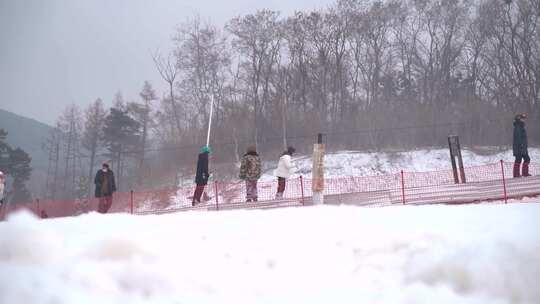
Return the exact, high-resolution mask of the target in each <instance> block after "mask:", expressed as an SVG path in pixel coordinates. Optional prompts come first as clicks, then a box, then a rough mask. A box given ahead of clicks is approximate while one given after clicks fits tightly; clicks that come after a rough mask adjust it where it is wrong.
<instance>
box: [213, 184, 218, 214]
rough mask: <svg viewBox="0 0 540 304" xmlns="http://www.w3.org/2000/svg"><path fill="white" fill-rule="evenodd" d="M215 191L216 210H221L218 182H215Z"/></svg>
mask: <svg viewBox="0 0 540 304" xmlns="http://www.w3.org/2000/svg"><path fill="white" fill-rule="evenodd" d="M214 189H215V191H214V192H215V193H214V196H215V197H216V210H219V198H218V182H217V181H215V182H214Z"/></svg>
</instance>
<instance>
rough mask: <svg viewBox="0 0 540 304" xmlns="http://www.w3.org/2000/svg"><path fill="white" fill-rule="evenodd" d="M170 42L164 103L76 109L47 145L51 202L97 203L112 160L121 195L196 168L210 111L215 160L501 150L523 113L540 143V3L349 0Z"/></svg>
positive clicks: (163, 71) (239, 21)
mask: <svg viewBox="0 0 540 304" xmlns="http://www.w3.org/2000/svg"><path fill="white" fill-rule="evenodd" d="M164 30H168V29H164ZM172 43H173V48H172V49H171V50H170V51H169V52H155V54H154V55H153V56H152V58H150V60H153V61H154V63H155V66H156V71H157V72H158V73H159V75H161V77H162V78H163V80H162V81H163V83H164V84H166V87H167V88H168V89H167V90H166V91H165V92H156V91H154V89H153V88H152V85H151V84H150V83H149V82H145V83H144V84H142V88H141V91H140V94H138V95H139V96H140V99H139V100H134V101H128V102H126V101H123V98H122V96H121V95H120V94H118V95H117V97H116V98H115V101H114V105H113V107H112V108H111V109H105V108H104V106H103V103H102V102H101V101H100V100H97V101H96V102H95V103H93V104H91V105H90V106H89V107H88V108H87V109H85V110H84V111H81V110H80V109H78V108H77V107H76V106H72V107H69V108H68V109H66V112H65V113H64V114H63V115H62V116H61V117H60V118H59V120H58V132H57V133H55V134H52V135H51V139H50V141H49V143H48V145H47V147H48V152H49V153H50V155H51V160H52V161H51V165H50V168H51V169H50V172H51V173H50V174H49V179H50V180H53V181H55V186H54V187H48V190H49V191H52V193H49V194H48V196H49V197H55V198H58V197H60V196H62V197H73V196H81V195H86V194H88V193H89V191H90V187H91V186H92V177H93V176H92V175H93V174H94V173H95V172H94V171H95V170H97V168H98V167H99V163H98V162H99V161H103V160H107V161H110V162H112V163H113V167H112V168H113V169H114V170H115V173H117V176H118V179H119V180H120V181H119V185H120V188H121V189H128V187H131V188H133V187H139V188H148V187H152V186H155V185H158V184H159V183H160V179H164V178H165V176H167V178H169V179H171V176H173V177H172V179H175V178H176V172H179V169H180V168H188V169H193V168H192V167H193V166H194V163H193V162H194V160H195V157H196V153H197V151H198V149H199V148H200V146H202V145H204V143H205V141H206V128H207V124H208V119H209V113H210V103H211V100H214V102H215V104H214V106H215V108H214V117H213V126H214V127H213V130H212V140H211V145H212V148H213V150H214V151H215V153H214V161H216V162H232V161H237V160H238V157H239V155H241V153H242V152H243V150H244V148H245V146H247V145H248V144H256V145H257V147H258V149H259V151H261V152H262V155H263V157H269V158H274V156H277V154H278V153H279V151H280V150H282V149H283V148H284V147H285V146H287V145H291V144H292V145H295V146H296V147H298V150H299V151H300V152H308V151H309V150H310V148H311V146H310V144H311V143H312V142H313V140H314V135H315V134H316V133H319V132H321V133H325V134H327V140H328V144H329V148H330V149H332V150H336V149H362V150H382V149H411V148H416V147H433V146H443V145H444V144H445V143H446V138H447V135H449V134H458V135H460V137H461V141H462V143H463V144H465V145H466V146H469V147H475V146H503V145H509V144H510V143H511V132H512V119H513V116H514V115H515V114H516V113H521V112H526V113H528V115H529V122H528V128H529V130H530V131H529V133H530V135H529V136H530V141H531V143H532V144H534V143H538V142H539V141H540V127H539V126H540V107H539V102H540V0H514V1H509V0H482V1H472V0H471V1H467V0H445V1H442V0H441V1H436V0H409V1H374V2H366V1H357V0H339V1H337V2H336V3H335V4H334V5H333V6H331V7H330V8H328V9H325V10H321V11H312V12H296V13H295V14H294V15H292V16H282V15H280V13H279V12H274V11H269V10H261V11H257V12H254V13H253V14H250V15H245V16H239V17H236V18H233V19H232V20H230V21H229V22H227V23H226V25H225V26H224V27H222V28H220V27H217V26H216V25H215V24H211V23H209V22H205V21H203V19H202V18H200V17H194V18H192V19H190V20H188V21H186V22H185V23H182V24H181V25H180V26H179V27H178V28H177V29H176V32H175V35H174V38H173V39H172ZM53 173H54V174H53ZM51 174H53V175H52V176H51ZM70 191H71V192H70Z"/></svg>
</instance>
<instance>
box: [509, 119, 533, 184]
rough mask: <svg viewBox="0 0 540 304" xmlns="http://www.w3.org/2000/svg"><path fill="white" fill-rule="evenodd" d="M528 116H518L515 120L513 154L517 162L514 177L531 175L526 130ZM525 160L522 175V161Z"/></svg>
mask: <svg viewBox="0 0 540 304" xmlns="http://www.w3.org/2000/svg"><path fill="white" fill-rule="evenodd" d="M526 119H527V114H518V115H516V117H515V119H514V142H513V147H512V148H513V152H514V156H515V157H516V160H515V162H514V177H521V176H530V174H529V162H530V161H531V158H530V157H529V151H528V150H527V149H528V143H527V131H526V130H525V120H526ZM522 160H523V170H522V172H521V174H520V167H521V161H522Z"/></svg>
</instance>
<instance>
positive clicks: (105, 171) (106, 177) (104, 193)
mask: <svg viewBox="0 0 540 304" xmlns="http://www.w3.org/2000/svg"><path fill="white" fill-rule="evenodd" d="M94 184H95V185H96V192H95V196H96V198H99V205H98V212H99V213H107V211H109V209H110V208H111V206H112V196H113V193H114V192H115V191H116V183H115V181H114V173H113V172H112V170H111V169H110V168H109V164H107V163H104V164H103V166H102V168H101V170H99V171H98V172H97V173H96V178H94Z"/></svg>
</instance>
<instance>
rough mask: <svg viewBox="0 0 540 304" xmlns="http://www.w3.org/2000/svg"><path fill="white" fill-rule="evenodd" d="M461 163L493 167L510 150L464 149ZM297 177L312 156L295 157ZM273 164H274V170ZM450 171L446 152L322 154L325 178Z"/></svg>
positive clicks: (534, 153) (269, 175) (306, 171)
mask: <svg viewBox="0 0 540 304" xmlns="http://www.w3.org/2000/svg"><path fill="white" fill-rule="evenodd" d="M529 154H530V156H531V159H532V161H538V160H540V149H539V148H531V149H529ZM462 156H463V164H464V165H465V166H466V167H469V166H478V165H483V164H492V163H495V162H498V161H499V160H501V159H503V160H505V161H509V162H510V161H514V157H513V156H512V150H507V151H504V152H499V153H491V154H487V155H482V154H478V153H475V152H473V151H471V150H463V151H462ZM295 165H296V167H297V175H300V174H301V175H304V176H311V166H312V160H311V157H306V156H299V157H295ZM275 167H276V164H274V165H273V168H275ZM447 169H451V165H450V156H449V152H448V149H432V150H427V149H423V150H413V151H407V152H379V153H376V152H360V151H340V152H335V153H329V154H327V155H325V175H326V176H327V177H343V176H372V175H380V174H387V173H397V172H400V171H401V170H405V171H409V172H424V171H433V170H447ZM273 179H275V177H274V175H273V169H272V170H269V171H267V172H266V173H265V174H264V175H263V177H262V180H265V181H266V180H273Z"/></svg>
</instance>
